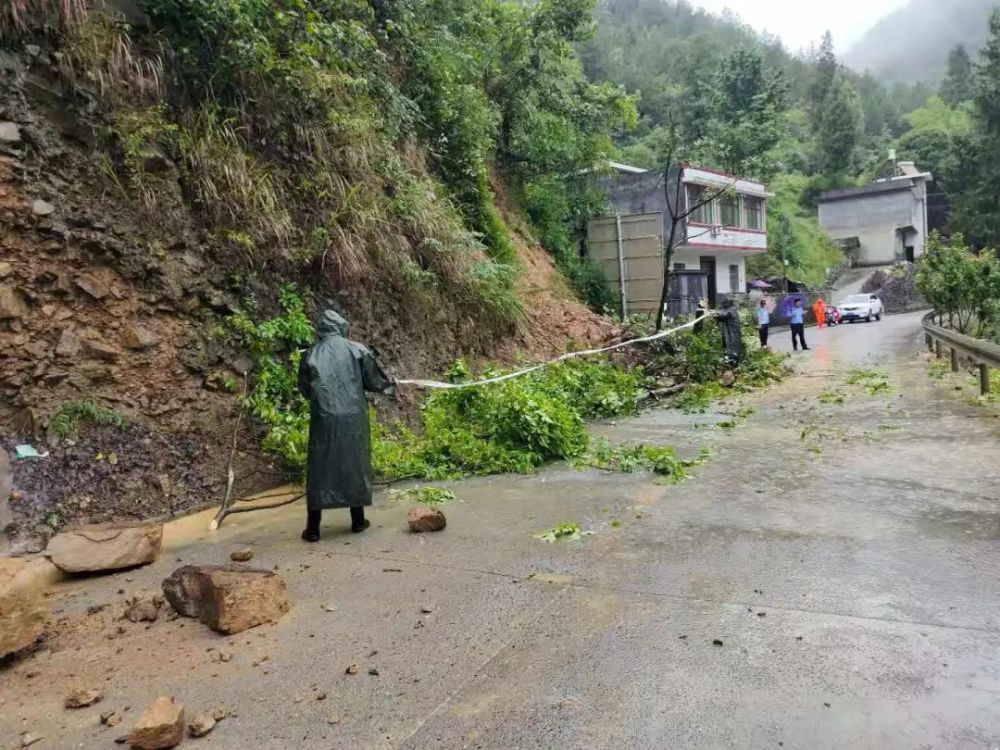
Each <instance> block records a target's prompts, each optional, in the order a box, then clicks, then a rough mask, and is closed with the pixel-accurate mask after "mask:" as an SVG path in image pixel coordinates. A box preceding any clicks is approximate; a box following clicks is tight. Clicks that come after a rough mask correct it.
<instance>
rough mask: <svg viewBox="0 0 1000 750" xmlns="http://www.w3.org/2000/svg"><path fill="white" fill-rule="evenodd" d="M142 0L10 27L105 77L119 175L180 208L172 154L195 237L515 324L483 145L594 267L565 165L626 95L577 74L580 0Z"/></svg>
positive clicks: (126, 187) (574, 265) (154, 207)
mask: <svg viewBox="0 0 1000 750" xmlns="http://www.w3.org/2000/svg"><path fill="white" fill-rule="evenodd" d="M138 4H139V7H140V8H141V10H142V11H143V12H144V13H145V14H146V16H147V18H148V24H145V25H141V26H136V27H130V26H128V25H127V24H125V23H123V22H121V21H119V20H118V19H116V18H114V17H112V16H110V15H108V14H107V13H105V12H96V11H95V12H92V13H88V11H87V9H86V6H85V5H84V4H82V3H76V2H71V3H49V2H33V1H32V0H18V1H17V2H15V3H14V4H13V6H12V8H8V9H6V10H5V11H4V12H3V13H0V35H2V36H3V37H4V38H5V39H6V38H12V39H14V40H17V41H19V42H22V43H23V42H25V41H30V40H31V39H32V38H33V37H34V35H36V34H38V33H44V34H46V35H47V36H48V37H49V41H50V42H51V43H52V44H53V45H54V46H56V47H58V48H59V50H60V53H61V60H62V66H63V68H65V71H64V72H65V75H64V79H65V80H66V81H67V83H68V84H69V85H70V86H71V87H72V86H78V87H86V88H87V89H89V90H98V91H100V92H101V94H102V103H103V105H104V109H105V112H104V114H105V116H106V117H107V119H108V121H109V123H110V128H109V136H110V140H109V143H108V144H107V145H108V149H107V151H108V152H109V154H110V156H111V158H109V159H107V169H106V171H107V173H108V175H109V179H111V180H112V181H113V182H114V183H115V184H116V185H117V186H118V187H119V188H120V189H121V190H122V192H123V193H124V194H125V195H126V196H128V197H130V198H134V199H135V200H136V201H137V202H138V203H139V205H141V206H142V207H144V208H145V209H147V210H148V211H149V213H150V215H156V216H157V217H158V218H161V219H162V218H163V212H164V211H166V210H167V209H168V208H170V207H169V206H166V205H164V204H163V203H162V200H163V196H164V195H166V194H167V193H168V192H169V191H167V190H164V189H163V188H164V187H165V185H164V182H163V180H164V176H163V175H162V174H159V173H157V170H156V169H152V168H151V165H155V164H156V163H157V161H156V160H157V159H159V160H160V163H162V161H163V157H168V158H169V159H170V161H171V162H173V163H174V164H177V165H179V167H180V171H181V174H180V178H181V184H182V187H183V192H184V198H185V201H186V202H187V203H188V205H189V206H190V207H192V208H193V209H194V210H195V211H196V212H197V213H198V215H200V217H201V218H202V220H203V222H204V224H205V225H206V226H207V227H208V228H209V229H210V234H209V240H210V241H209V246H208V247H207V248H206V252H210V253H213V254H215V255H217V256H219V257H223V258H226V259H227V261H228V262H231V263H233V264H234V267H236V268H239V269H241V270H242V271H244V272H245V271H249V272H252V273H254V274H257V275H258V276H260V277H263V278H273V274H274V273H275V272H278V273H281V274H284V275H290V276H299V277H305V278H309V279H310V280H311V283H313V282H315V284H316V285H317V286H323V287H325V288H327V289H330V290H335V291H339V292H345V291H351V290H360V289H365V290H367V291H372V290H373V291H375V292H376V293H377V294H378V295H379V296H380V297H382V298H384V299H391V300H393V301H394V302H395V303H396V304H401V303H402V302H404V301H405V303H406V307H407V309H408V310H411V311H414V314H415V315H419V313H420V311H421V310H423V311H425V312H426V313H430V314H436V313H440V312H448V313H450V314H452V315H454V314H456V313H457V314H458V315H460V316H467V317H471V318H473V319H475V320H477V321H478V322H479V323H480V324H481V325H483V326H485V327H486V328H487V329H494V330H506V329H508V328H509V327H510V325H511V324H512V322H514V321H515V320H517V319H518V317H519V315H520V304H521V302H520V300H518V299H517V295H516V287H515V283H514V281H515V277H516V274H517V267H516V260H515V253H514V249H513V244H512V242H511V240H510V238H509V232H508V229H507V227H506V226H505V225H504V222H503V220H502V219H501V216H500V212H499V211H498V209H497V207H496V205H495V202H494V196H493V193H492V189H491V183H490V170H491V167H492V165H494V164H495V165H497V166H499V168H500V172H501V175H502V178H503V179H504V180H505V181H506V182H507V183H508V184H509V185H510V186H511V187H513V188H514V193H515V196H516V197H517V198H519V199H520V200H521V202H522V203H523V205H524V207H525V208H526V209H527V211H528V213H529V215H530V216H531V218H532V219H533V220H534V222H535V224H536V227H537V229H538V231H539V235H540V236H541V237H542V239H543V240H544V241H545V243H546V244H547V246H548V247H549V249H550V250H551V251H552V252H553V253H554V254H555V255H556V257H557V258H558V259H559V260H560V262H561V263H562V265H563V266H564V267H565V268H566V270H567V271H569V272H570V273H571V276H572V277H573V278H574V279H575V280H576V281H577V282H578V285H579V287H580V288H581V289H582V290H583V291H585V292H586V291H587V290H590V289H595V288H597V286H599V285H595V284H594V283H593V282H592V280H591V279H590V277H589V275H588V271H587V269H586V268H583V267H582V266H581V261H580V260H579V259H578V258H577V257H576V254H575V253H574V252H573V242H572V237H571V236H570V237H568V236H567V230H565V229H564V227H566V226H569V227H570V230H569V232H570V233H572V231H573V228H574V227H575V226H576V225H577V224H578V223H579V216H580V214H581V212H582V211H583V210H585V207H586V206H587V205H589V204H591V203H592V202H593V200H594V196H592V195H588V194H586V193H585V192H582V188H577V187H575V185H576V180H574V179H572V177H573V176H574V175H575V174H577V173H579V172H580V171H581V170H584V169H589V168H591V167H593V166H595V165H596V164H599V163H600V162H601V161H602V160H603V159H604V158H605V157H606V156H607V155H608V154H609V153H610V152H611V150H612V145H611V134H612V133H615V132H620V131H624V130H628V129H629V128H631V127H632V126H633V125H634V121H635V106H634V103H633V101H632V99H631V98H630V97H628V96H627V95H626V94H624V93H623V91H622V90H620V89H619V88H618V87H616V86H612V85H609V84H599V85H592V84H590V83H588V81H587V80H586V78H585V77H584V75H583V73H582V69H581V66H580V63H579V61H578V59H577V56H576V53H575V51H574V45H575V44H577V43H579V42H581V41H582V40H584V39H585V38H586V37H587V36H588V35H589V34H590V33H591V30H592V21H591V12H592V2H591V0H573V1H572V2H568V3H567V2H555V1H554V0H542V1H541V2H537V3H532V4H530V5H520V4H516V3H498V2H495V1H493V0H418V1H417V2H412V3H405V4H403V3H393V4H389V3H382V2H367V1H364V0H338V1H337V2H331V1H330V0H293V1H292V2H288V3H272V2H264V1H263V0H250V1H248V2H229V0H139V3H138ZM269 274H271V275H269Z"/></svg>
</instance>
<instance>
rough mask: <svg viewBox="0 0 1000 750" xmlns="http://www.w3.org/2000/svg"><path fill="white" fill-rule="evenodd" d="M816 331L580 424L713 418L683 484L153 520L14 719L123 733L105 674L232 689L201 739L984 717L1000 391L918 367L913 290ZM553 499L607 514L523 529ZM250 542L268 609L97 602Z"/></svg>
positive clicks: (988, 690)
mask: <svg viewBox="0 0 1000 750" xmlns="http://www.w3.org/2000/svg"><path fill="white" fill-rule="evenodd" d="M806 335H807V338H809V343H810V346H811V347H812V351H811V352H808V353H799V354H797V355H795V358H794V360H793V362H794V364H795V367H796V370H797V372H796V374H795V375H794V376H792V377H791V378H790V379H789V380H788V381H786V382H785V383H783V384H781V385H780V386H778V387H776V388H774V389H772V390H770V391H767V392H764V393H759V394H752V395H750V396H747V397H741V400H740V401H739V403H735V404H725V405H722V406H721V407H720V409H718V410H716V411H715V412H711V413H708V414H698V415H682V414H680V413H678V412H676V411H657V412H649V413H646V414H643V415H642V416H640V417H637V418H636V419H633V420H628V421H623V422H621V423H619V424H615V425H603V426H599V427H597V428H595V431H596V432H598V433H600V434H601V435H603V436H605V437H608V438H609V439H612V440H618V441H629V440H643V441H646V442H651V443H655V444H659V445H673V446H676V447H677V449H678V451H679V453H680V454H681V455H684V456H693V455H695V454H696V453H697V452H698V450H699V449H701V448H703V447H709V448H710V449H711V451H712V457H711V459H710V460H709V462H708V463H707V464H706V465H704V466H701V467H699V468H696V469H694V470H692V471H693V476H692V477H691V478H690V479H689V480H688V481H686V482H685V483H683V484H679V485H667V484H658V483H656V482H655V481H654V479H653V478H652V477H649V476H643V475H615V474H605V473H600V472H592V471H577V470H574V469H572V468H569V467H565V466H557V467H552V468H549V469H546V470H545V471H543V472H541V473H540V474H538V475H537V476H532V477H499V478H487V479H479V480H473V481H467V482H462V483H457V484H453V485H449V486H450V487H452V488H453V489H454V490H455V492H456V495H457V496H458V498H459V500H461V502H456V503H453V504H451V505H449V506H448V508H447V509H446V512H447V514H448V529H447V532H446V533H444V534H434V535H425V534H411V533H409V531H408V528H407V522H406V512H407V508H406V507H405V505H404V504H403V503H400V502H395V501H393V500H392V498H391V497H390V496H388V495H384V496H382V497H380V498H379V499H378V501H377V503H376V507H375V509H374V510H373V512H372V514H371V516H370V517H371V519H372V528H371V529H370V530H369V531H368V532H366V533H365V534H363V535H352V534H350V533H349V519H348V518H347V514H346V512H345V513H343V514H342V515H343V517H342V518H341V517H339V515H338V514H336V513H332V512H331V513H328V514H326V515H325V517H324V524H325V527H324V539H323V541H322V542H321V543H320V544H317V545H303V544H302V543H301V542H299V541H298V531H299V530H300V529H301V525H302V521H303V519H302V518H301V517H300V516H302V515H304V510H303V509H302V508H301V507H299V506H291V507H287V508H283V509H281V510H278V511H268V512H263V513H254V514H249V515H245V516H239V517H235V518H234V519H233V522H232V523H230V521H228V520H227V522H226V525H225V526H223V528H222V529H221V530H220V531H218V532H216V533H215V534H214V535H210V534H209V533H208V532H207V531H204V529H205V528H206V527H207V524H208V520H209V518H210V515H209V516H203V517H201V518H193V519H188V520H186V521H183V522H181V524H180V525H178V526H177V527H176V528H175V527H174V526H172V525H171V526H168V527H167V530H166V535H165V542H164V543H165V551H164V554H163V555H161V559H160V560H158V561H157V562H156V563H154V564H152V565H150V566H149V567H148V568H143V569H140V570H137V571H135V572H134V573H132V574H131V575H133V576H134V581H133V582H132V583H125V582H124V581H125V579H124V578H121V577H119V576H113V577H110V578H108V579H100V580H87V581H83V582H81V581H75V582H71V583H68V584H64V586H63V587H62V588H60V589H59V590H57V593H56V595H55V596H54V597H53V607H54V608H56V609H57V610H58V613H59V615H58V616H60V617H62V618H64V619H65V621H66V622H65V624H64V627H63V628H62V630H61V631H60V634H58V635H56V636H54V638H53V640H52V641H51V643H47V644H46V645H47V647H49V648H50V652H49V653H47V654H46V655H45V656H44V657H42V656H40V655H39V656H31V657H27V658H25V659H23V660H21V661H19V662H17V663H15V664H14V665H12V666H11V667H8V672H7V674H4V675H3V679H0V745H2V746H6V745H5V744H4V743H7V744H11V742H13V741H14V740H16V739H17V738H18V737H19V736H20V735H19V732H21V731H24V729H25V728H30V729H31V731H33V732H37V733H39V734H42V735H44V736H45V737H46V738H48V739H47V740H46V741H47V742H48V741H53V742H54V743H55V744H54V745H53V747H56V746H58V747H75V746H81V747H91V746H101V744H99V743H103V744H108V743H110V742H111V739H112V737H111V736H110V733H102V728H101V727H100V725H99V722H98V720H97V718H96V713H95V716H94V720H93V722H87V721H81V720H80V717H81V715H82V714H83V713H86V711H88V710H89V709H83V710H82V711H77V712H72V713H71V715H69V716H67V715H66V713H67V712H66V711H65V710H64V709H63V708H62V705H61V702H62V699H63V696H64V695H65V693H66V689H64V688H63V686H67V685H70V684H103V685H104V686H105V689H104V693H105V699H104V701H103V702H102V704H101V705H105V704H107V705H113V706H120V705H131V706H137V707H141V706H143V705H146V704H147V703H149V702H150V701H152V700H153V699H155V698H156V696H157V695H174V696H176V698H177V700H178V701H182V702H184V703H185V704H187V705H193V706H212V705H226V706H231V707H232V708H233V710H234V711H235V712H238V715H236V716H234V717H232V718H227V719H226V721H225V722H222V723H221V724H220V725H219V726H218V727H217V728H216V729H215V730H214V731H213V733H212V735H211V736H210V737H209V738H208V740H205V741H211V744H212V745H213V746H214V747H224V748H229V747H232V748H238V747H242V746H253V747H258V748H284V747H290V746H295V747H302V748H329V747H351V748H408V749H412V750H417V749H418V748H419V749H421V750H422V749H423V748H466V747H468V748H616V749H617V748H661V747H663V748H666V747H669V748H723V747H724V748H730V747H740V748H776V747H785V748H845V747H850V748H880V749H881V748H915V747H927V748H979V747H982V748H991V747H996V746H1000V700H998V699H997V696H998V693H1000V507H998V506H1000V500H998V491H997V490H998V487H1000V461H998V456H1000V419H997V418H996V417H995V416H994V415H993V413H991V412H989V411H987V410H984V409H981V408H978V407H975V406H972V405H969V404H967V403H965V402H964V401H963V400H962V398H961V397H959V396H957V395H956V394H955V392H954V391H953V390H951V389H949V388H945V387H942V386H941V385H939V384H938V383H937V382H936V381H934V380H932V379H930V378H929V377H928V376H927V372H926V363H925V361H924V359H923V357H922V352H921V348H922V339H921V335H920V316H919V315H907V316H899V317H889V318H886V319H885V320H883V321H882V322H880V323H873V324H870V325H855V326H844V327H841V328H835V329H828V330H825V331H816V330H814V329H813V330H809V331H807V334H806ZM772 338H773V340H774V342H775V344H776V345H777V346H781V345H783V344H784V343H785V342H784V340H783V339H784V338H785V337H784V336H783V335H782V334H781V332H776V333H775V334H774V336H773V337H772ZM856 370H863V371H864V372H865V373H867V374H868V375H869V376H872V377H875V376H878V377H880V378H881V379H882V380H884V382H886V383H887V388H881V387H880V388H874V389H869V388H868V387H867V386H866V381H862V382H857V383H853V384H849V383H848V382H847V381H848V379H849V378H848V376H849V374H850V373H852V372H853V371H856ZM883 376H884V377H883ZM872 391H874V392H872ZM824 394H835V395H833V396H831V395H824ZM748 405H749V406H753V407H754V408H755V410H756V411H755V412H754V413H753V414H752V415H751V416H750V417H749V418H747V419H746V420H745V421H743V422H742V423H741V424H740V425H739V426H737V427H735V428H733V429H719V428H715V427H713V426H712V425H713V424H715V423H718V422H723V421H730V420H731V417H728V416H727V415H726V414H725V413H724V412H727V411H728V412H730V413H731V412H733V411H735V410H737V409H739V408H741V407H745V406H748ZM744 413H745V412H744ZM567 522H569V523H578V524H580V526H581V528H583V529H585V530H588V531H593V532H594V533H593V534H592V535H590V536H585V537H583V538H582V539H580V540H578V541H573V542H556V543H547V542H543V541H539V540H538V539H536V538H535V536H536V535H538V534H540V533H541V532H543V531H545V530H546V529H550V528H552V527H553V526H555V525H557V524H560V523H567ZM242 545H252V546H253V548H254V549H255V551H256V554H255V557H254V562H255V564H257V563H259V564H260V565H261V566H266V567H267V568H269V569H271V568H273V569H274V570H275V571H276V572H278V573H279V574H280V575H281V576H282V577H283V578H284V579H285V580H286V581H287V583H288V588H289V598H290V600H291V601H292V604H293V609H292V610H291V611H290V612H289V613H288V614H287V615H286V616H285V617H283V618H282V619H281V620H280V621H278V622H277V623H276V624H274V625H270V626H263V627H261V628H257V629H255V630H254V631H248V632H246V633H243V634H240V635H238V636H235V637H230V638H226V637H222V636H219V635H217V634H215V633H212V632H211V631H209V630H207V629H206V628H200V627H193V626H192V625H191V623H190V621H187V623H185V620H184V618H181V619H180V620H173V621H167V620H165V619H164V618H160V619H159V620H158V621H156V622H154V623H151V624H150V625H149V627H148V628H136V627H133V628H131V629H124V632H118V630H117V629H116V628H117V627H118V625H119V623H117V622H116V621H115V620H114V619H113V613H114V612H115V611H118V609H120V608H118V607H107V608H106V609H104V610H102V611H100V612H98V613H96V614H91V615H87V614H86V612H87V610H88V608H90V609H93V607H94V606H95V605H99V604H102V603H105V602H112V603H113V602H115V601H116V600H117V599H119V598H124V597H126V596H139V595H141V594H143V593H144V592H146V591H147V589H148V592H155V590H156V588H157V586H158V583H159V579H161V578H162V577H163V576H164V575H166V574H167V573H169V572H170V570H172V569H173V568H174V567H176V566H177V565H178V564H191V565H197V564H202V565H204V564H220V563H223V562H224V561H226V560H227V559H228V555H229V552H230V551H231V550H232V549H233V548H234V547H236V546H242ZM119 590H121V591H123V593H122V594H118V593H117V592H118V591H119ZM148 592H147V593H148ZM431 603H432V606H430V604H431ZM105 615H106V616H105ZM764 615H766V616H764ZM102 618H103V619H102ZM88 619H89V620H90V621H91V627H89V628H86V629H85V628H82V627H74V626H75V625H77V624H78V623H80V622H83V621H86V620H88ZM185 625H186V626H185ZM102 628H104V629H103V630H102ZM719 644H721V645H719ZM219 648H224V649H225V650H226V651H227V652H232V653H233V657H232V659H231V660H230V661H227V662H225V663H220V662H219V661H218V660H215V659H212V658H210V655H209V654H208V653H207V649H219ZM77 649H79V650H77ZM347 665H356V666H357V669H355V670H354V673H351V674H346V673H345V667H346V666H347ZM29 673H30V674H31V677H29V676H28V675H29ZM374 675H377V676H374ZM99 681H100V682H99ZM319 694H323V695H325V696H327V697H326V699H325V700H322V701H320V700H317V699H316V696H317V695H319ZM93 711H95V712H97V713H99V712H100V706H95V707H94V709H93ZM132 713H133V714H134V713H135V709H133V712H132ZM331 716H335V717H336V721H333V720H331ZM135 718H136V717H135V716H134V715H132V716H129V717H128V718H127V719H126V721H134V720H135ZM53 738H58V739H53Z"/></svg>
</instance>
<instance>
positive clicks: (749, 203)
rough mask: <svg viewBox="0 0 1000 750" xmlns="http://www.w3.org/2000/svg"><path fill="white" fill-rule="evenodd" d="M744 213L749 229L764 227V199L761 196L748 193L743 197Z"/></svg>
mask: <svg viewBox="0 0 1000 750" xmlns="http://www.w3.org/2000/svg"><path fill="white" fill-rule="evenodd" d="M743 213H744V214H745V216H746V223H745V225H744V226H746V228H747V229H757V230H760V229H763V228H764V201H762V200H761V199H760V198H754V197H753V196H749V195H746V196H744V197H743Z"/></svg>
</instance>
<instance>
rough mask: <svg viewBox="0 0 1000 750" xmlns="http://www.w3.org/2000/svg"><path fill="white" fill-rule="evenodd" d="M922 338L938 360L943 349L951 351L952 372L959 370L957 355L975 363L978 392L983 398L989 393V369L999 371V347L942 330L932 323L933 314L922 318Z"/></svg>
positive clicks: (949, 330)
mask: <svg viewBox="0 0 1000 750" xmlns="http://www.w3.org/2000/svg"><path fill="white" fill-rule="evenodd" d="M924 338H925V340H926V341H927V348H928V349H930V350H931V351H932V352H934V353H935V354H936V355H937V357H938V358H939V359H940V358H941V357H942V356H944V354H943V351H942V349H943V347H945V346H947V347H948V348H949V349H950V350H951V369H952V372H958V370H959V365H958V358H959V355H964V356H965V357H967V358H968V359H971V360H972V361H973V362H975V363H976V364H977V365H978V366H979V391H980V393H982V394H983V395H984V396H985V395H986V394H987V393H989V392H990V368H991V367H995V368H998V369H1000V345H997V344H994V343H992V342H990V341H983V340H982V339H976V338H973V337H972V336H966V335H965V334H964V333H959V332H958V331H952V330H951V329H949V328H943V327H941V326H939V325H937V324H936V323H935V322H934V313H928V314H927V315H925V316H924Z"/></svg>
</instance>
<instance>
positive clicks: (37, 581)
mask: <svg viewBox="0 0 1000 750" xmlns="http://www.w3.org/2000/svg"><path fill="white" fill-rule="evenodd" d="M43 564H44V563H43ZM47 614H48V608H47V607H46V605H45V598H44V595H43V590H42V579H41V577H40V576H39V575H38V574H37V572H36V570H35V563H32V562H28V561H25V560H20V559H17V558H10V557H3V558H0V658H3V657H4V656H7V655H8V654H13V653H15V652H16V651H20V650H21V649H23V648H27V647H28V646H30V645H31V644H33V643H34V642H35V641H36V640H38V636H40V635H41V634H42V628H43V627H44V625H45V617H46V615H47Z"/></svg>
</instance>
